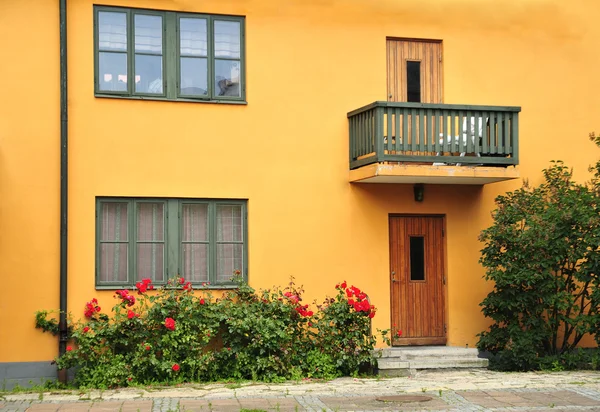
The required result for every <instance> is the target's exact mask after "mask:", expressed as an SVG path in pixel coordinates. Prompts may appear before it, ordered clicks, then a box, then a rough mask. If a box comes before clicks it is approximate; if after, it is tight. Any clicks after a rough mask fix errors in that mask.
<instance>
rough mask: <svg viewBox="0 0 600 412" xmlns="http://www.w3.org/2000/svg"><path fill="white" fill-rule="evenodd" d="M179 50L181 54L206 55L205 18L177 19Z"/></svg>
mask: <svg viewBox="0 0 600 412" xmlns="http://www.w3.org/2000/svg"><path fill="white" fill-rule="evenodd" d="M179 51H180V53H181V55H182V56H206V55H207V51H208V41H207V37H206V20H205V19H189V18H181V19H179Z"/></svg>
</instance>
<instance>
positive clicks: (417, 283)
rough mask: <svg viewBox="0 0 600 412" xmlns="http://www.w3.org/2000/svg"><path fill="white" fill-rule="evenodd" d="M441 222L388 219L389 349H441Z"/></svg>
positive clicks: (434, 219) (437, 219) (436, 219)
mask: <svg viewBox="0 0 600 412" xmlns="http://www.w3.org/2000/svg"><path fill="white" fill-rule="evenodd" d="M443 225H444V220H443V218H442V217H439V216H390V277H391V282H390V284H391V308H392V325H395V326H394V327H393V329H394V330H401V331H402V335H401V336H400V337H398V336H393V339H392V343H393V345H396V346H398V345H444V344H446V328H445V319H446V317H445V303H444V295H445V278H444V239H443V234H444V232H443V227H444V226H443Z"/></svg>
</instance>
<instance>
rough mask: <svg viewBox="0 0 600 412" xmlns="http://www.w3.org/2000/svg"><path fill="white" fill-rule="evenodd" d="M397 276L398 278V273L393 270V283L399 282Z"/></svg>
mask: <svg viewBox="0 0 600 412" xmlns="http://www.w3.org/2000/svg"><path fill="white" fill-rule="evenodd" d="M395 276H396V272H394V271H393V270H392V282H398V280H396V277H395Z"/></svg>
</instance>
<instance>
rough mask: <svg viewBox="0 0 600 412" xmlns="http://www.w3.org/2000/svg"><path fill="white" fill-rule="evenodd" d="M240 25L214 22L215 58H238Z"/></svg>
mask: <svg viewBox="0 0 600 412" xmlns="http://www.w3.org/2000/svg"><path fill="white" fill-rule="evenodd" d="M240 43H241V41H240V23H239V22H236V21H219V20H216V21H215V57H228V58H231V59H239V58H240Z"/></svg>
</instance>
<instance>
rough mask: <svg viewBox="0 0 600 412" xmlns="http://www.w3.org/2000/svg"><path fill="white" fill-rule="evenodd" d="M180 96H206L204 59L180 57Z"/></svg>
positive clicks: (205, 64) (206, 70) (206, 65)
mask: <svg viewBox="0 0 600 412" xmlns="http://www.w3.org/2000/svg"><path fill="white" fill-rule="evenodd" d="M180 63H181V64H180V84H181V94H185V95H192V96H204V95H207V94H208V64H207V63H208V62H207V60H206V59H204V58H197V57H182V58H181V60H180Z"/></svg>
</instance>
